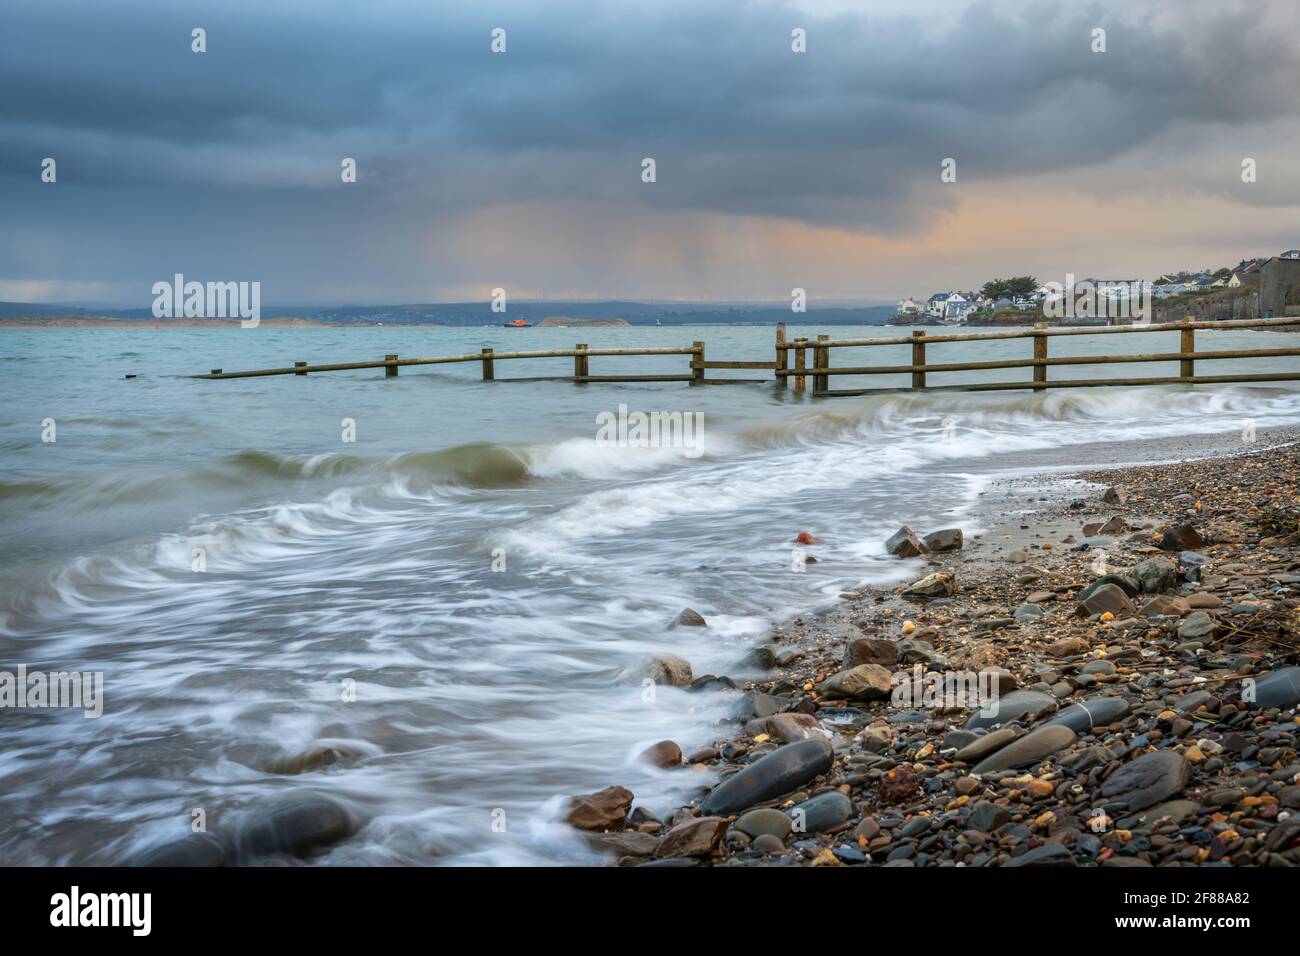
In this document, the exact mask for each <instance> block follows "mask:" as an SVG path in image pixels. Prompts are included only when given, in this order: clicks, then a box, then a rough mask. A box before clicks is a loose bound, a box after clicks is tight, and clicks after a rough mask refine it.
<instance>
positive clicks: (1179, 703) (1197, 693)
mask: <svg viewBox="0 0 1300 956" xmlns="http://www.w3.org/2000/svg"><path fill="white" fill-rule="evenodd" d="M1213 700H1214V695H1213V694H1211V693H1210V692H1209V691H1208V690H1194V691H1192V692H1191V693H1190V694H1184V695H1183V696H1182V697H1179V698H1178V699H1177V700H1175V701H1174V710H1181V711H1183V712H1184V713H1189V714H1190V713H1195V712H1196V710H1197V708H1199V707H1203V706H1205V705H1207V704H1209V703H1211V702H1212V701H1213Z"/></svg>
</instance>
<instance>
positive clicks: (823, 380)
mask: <svg viewBox="0 0 1300 956" xmlns="http://www.w3.org/2000/svg"><path fill="white" fill-rule="evenodd" d="M828 338H830V336H829V335H819V336H817V341H818V342H825V341H826V340H827V339H828ZM830 364H831V350H830V349H828V348H825V347H822V346H819V347H818V348H815V349H813V368H815V369H827V368H830ZM829 387H830V377H829V376H827V375H814V376H813V392H814V393H816V392H824V391H826V390H827V389H828V388H829Z"/></svg>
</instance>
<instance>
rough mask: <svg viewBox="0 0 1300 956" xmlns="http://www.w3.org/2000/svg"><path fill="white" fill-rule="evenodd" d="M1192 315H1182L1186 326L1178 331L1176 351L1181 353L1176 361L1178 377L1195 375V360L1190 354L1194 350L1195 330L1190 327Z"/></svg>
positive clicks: (1193, 352)
mask: <svg viewBox="0 0 1300 956" xmlns="http://www.w3.org/2000/svg"><path fill="white" fill-rule="evenodd" d="M1191 323H1192V317H1191V316H1190V315H1185V316H1183V325H1185V326H1187V328H1184V329H1182V330H1181V331H1180V332H1179V333H1178V351H1179V352H1180V353H1182V358H1181V359H1179V361H1178V377H1179V378H1194V377H1195V376H1196V360H1195V359H1194V358H1192V355H1193V354H1195V352H1196V330H1195V329H1193V328H1191Z"/></svg>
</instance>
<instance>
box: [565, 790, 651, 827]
mask: <svg viewBox="0 0 1300 956" xmlns="http://www.w3.org/2000/svg"><path fill="white" fill-rule="evenodd" d="M633 799H635V798H634V796H633V794H632V791H631V790H628V789H627V788H626V787H606V788H605V789H604V790H598V791H597V792H596V793H591V794H587V795H586V796H580V797H573V798H572V799H571V800H570V802H569V815H568V817H566V819H567V820H568V821H569V824H570V825H571V826H575V827H577V828H578V829H579V830H619V829H622V827H623V824H624V823H625V822H626V821H627V812H628V811H629V810H631V809H632V801H633Z"/></svg>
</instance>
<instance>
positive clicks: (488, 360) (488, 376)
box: [482, 349, 496, 382]
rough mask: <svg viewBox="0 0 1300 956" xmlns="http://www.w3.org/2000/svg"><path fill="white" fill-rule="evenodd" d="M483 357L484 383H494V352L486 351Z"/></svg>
mask: <svg viewBox="0 0 1300 956" xmlns="http://www.w3.org/2000/svg"><path fill="white" fill-rule="evenodd" d="M482 355H483V381H485V382H490V381H492V379H493V377H494V376H495V375H496V372H495V371H494V370H493V368H492V350H491V349H484V350H483V352H482Z"/></svg>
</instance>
